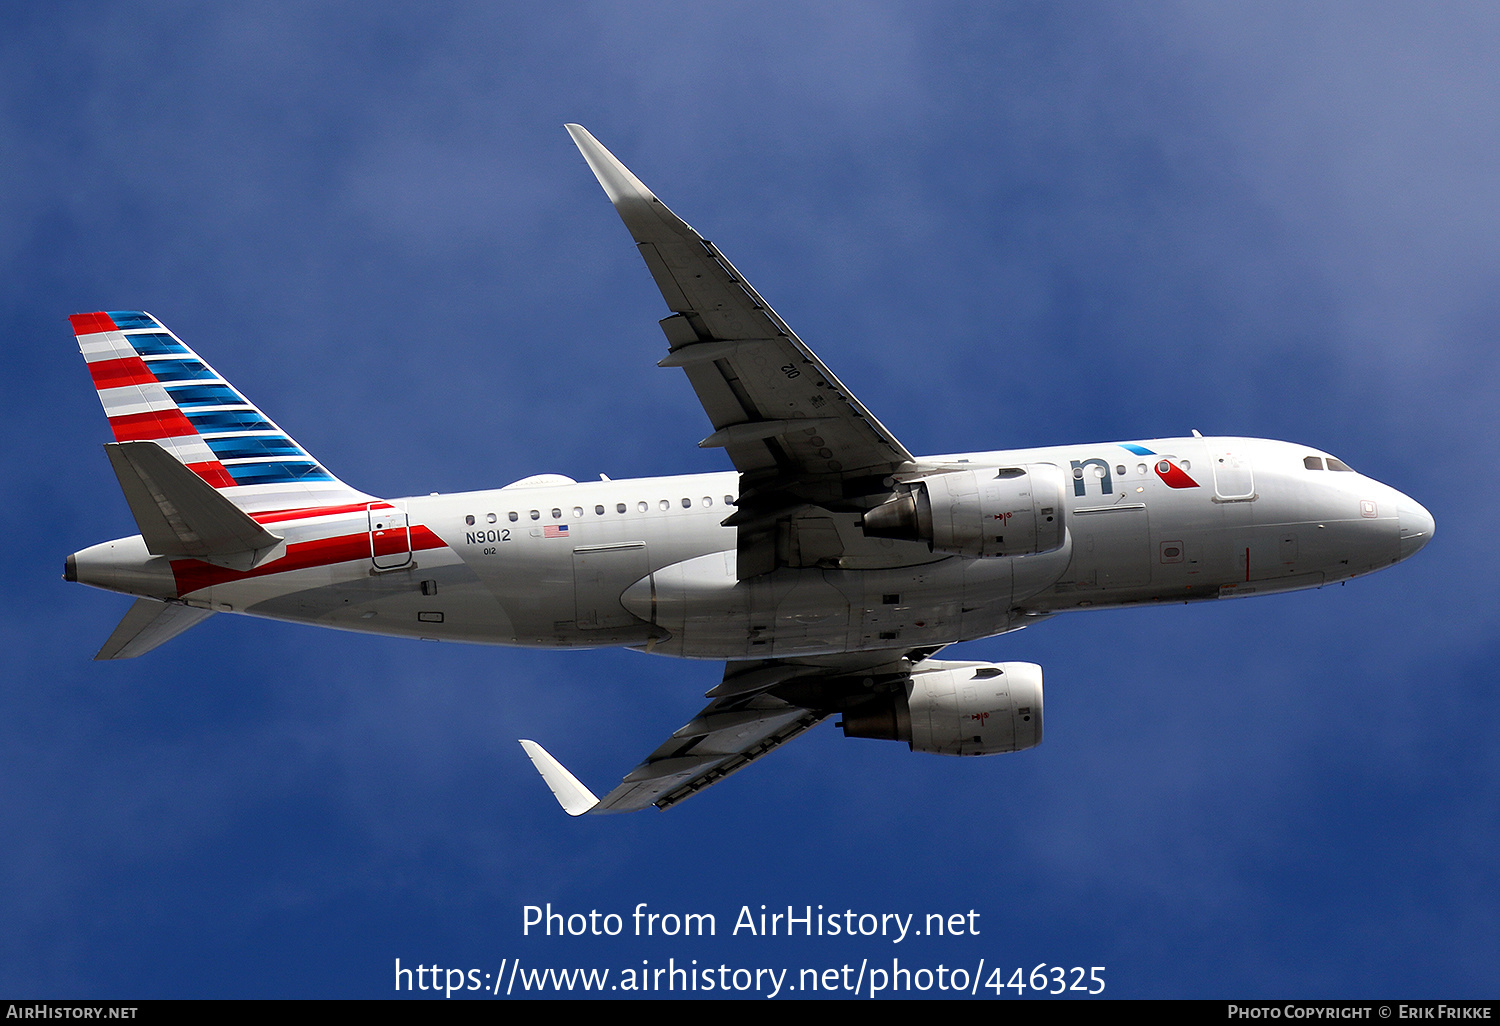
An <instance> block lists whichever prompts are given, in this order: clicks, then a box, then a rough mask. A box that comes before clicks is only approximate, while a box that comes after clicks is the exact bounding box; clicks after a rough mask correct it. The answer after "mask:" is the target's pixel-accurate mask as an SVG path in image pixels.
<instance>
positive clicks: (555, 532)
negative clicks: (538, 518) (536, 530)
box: [542, 524, 568, 538]
mask: <svg viewBox="0 0 1500 1026" xmlns="http://www.w3.org/2000/svg"><path fill="white" fill-rule="evenodd" d="M567 536H568V525H567V524H548V525H547V526H546V527H544V528H542V537H543V538H566V537H567Z"/></svg>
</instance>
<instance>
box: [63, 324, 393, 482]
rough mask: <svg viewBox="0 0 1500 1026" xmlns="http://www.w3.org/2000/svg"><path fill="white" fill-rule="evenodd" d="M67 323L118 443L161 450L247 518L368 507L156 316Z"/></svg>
mask: <svg viewBox="0 0 1500 1026" xmlns="http://www.w3.org/2000/svg"><path fill="white" fill-rule="evenodd" d="M69 320H71V321H72V322H73V331H74V333H75V334H76V335H77V336H78V348H79V350H80V351H81V352H82V353H83V358H84V360H86V361H87V362H88V365H89V373H90V374H91V375H92V376H93V379H94V387H95V388H97V389H98V391H99V401H100V402H101V403H102V404H103V405H104V415H105V416H106V417H108V418H109V426H110V429H111V430H112V431H113V432H114V436H115V441H117V442H130V441H139V440H149V441H152V442H155V443H156V444H157V445H160V446H161V447H162V448H163V449H165V450H166V451H167V452H169V453H171V454H172V455H173V456H175V457H176V458H177V459H178V460H179V461H181V462H182V463H183V464H184V465H185V466H186V467H187V468H188V469H189V470H191V471H193V472H194V473H195V474H197V475H198V476H199V477H201V478H202V479H203V480H204V481H206V482H208V483H209V484H211V485H213V486H214V487H215V488H217V489H219V490H220V491H221V492H222V493H223V494H224V497H225V498H227V499H229V500H231V501H232V502H233V503H234V504H235V505H237V506H239V507H240V508H241V509H245V510H248V511H257V510H269V509H296V508H304V507H308V506H326V505H334V504H340V503H350V502H358V501H362V500H367V499H369V498H370V497H369V496H367V495H365V494H364V493H363V492H359V491H357V490H355V489H353V488H350V487H349V486H348V485H346V484H344V483H343V482H342V481H340V480H339V479H338V478H336V477H334V476H333V475H332V474H330V473H329V472H328V471H327V470H325V469H324V468H323V466H322V465H321V464H319V463H318V461H317V460H315V459H313V457H312V456H311V455H310V454H309V453H308V452H307V450H306V449H303V448H302V447H301V446H300V445H298V444H297V443H296V442H294V441H293V440H292V439H291V437H290V436H288V435H287V434H286V432H284V431H282V430H281V429H280V428H279V427H277V426H276V425H275V423H273V422H272V421H271V419H270V418H269V417H267V416H266V415H265V414H263V413H261V411H260V410H259V409H257V408H256V407H255V406H254V404H252V403H251V402H249V400H247V399H246V398H245V397H244V396H242V395H240V393H239V392H237V391H236V390H235V389H234V388H233V387H232V386H231V385H230V384H229V382H227V381H225V380H224V378H223V377H221V376H220V375H219V374H218V372H217V371H215V370H214V369H213V368H212V367H210V366H209V365H208V364H207V363H205V362H204V361H203V360H202V359H200V358H199V357H198V355H197V354H196V353H194V352H193V351H192V350H191V349H189V348H188V347H187V346H186V345H184V344H183V343H182V340H181V339H179V338H178V337H177V336H176V335H174V334H172V333H171V332H170V331H168V330H167V329H166V328H165V327H163V326H162V324H161V322H160V321H158V320H156V318H154V317H152V316H151V315H150V314H148V313H144V312H142V311H139V310H117V311H112V312H108V313H104V312H100V313H87V314H74V315H73V316H72V317H71V318H69Z"/></svg>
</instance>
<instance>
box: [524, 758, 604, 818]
mask: <svg viewBox="0 0 1500 1026" xmlns="http://www.w3.org/2000/svg"><path fill="white" fill-rule="evenodd" d="M521 747H522V748H524V749H526V754H527V755H528V756H530V757H531V764H532V765H533V766H535V767H536V770H537V772H538V773H540V774H541V775H542V779H543V780H545V781H546V782H547V786H548V787H550V788H551V789H552V796H553V797H554V798H556V799H557V804H559V805H561V806H562V807H563V811H564V812H566V813H567V814H568V815H570V816H582V815H583V814H584V813H585V812H588V811H589V810H590V809H592V808H593V807H594V806H596V805H598V804H599V799H598V798H595V797H594V792H592V791H590V790H589V789H588V788H586V787H584V786H583V785H582V784H581V783H579V782H578V778H577V777H575V776H574V775H573V774H571V773H569V772H568V771H567V769H566V768H565V767H564V766H563V764H562V763H560V762H558V761H557V760H556V759H554V758H552V755H551V753H549V752H548V751H547V749H545V748H543V747H542V746H541V745H539V744H537V743H536V742H535V741H522V742H521Z"/></svg>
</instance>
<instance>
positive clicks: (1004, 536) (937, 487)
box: [861, 463, 1063, 556]
mask: <svg viewBox="0 0 1500 1026" xmlns="http://www.w3.org/2000/svg"><path fill="white" fill-rule="evenodd" d="M861 526H862V527H863V528H864V532H865V534H867V535H869V536H871V537H874V538H898V539H902V540H904V541H925V542H926V543H927V544H928V545H929V546H931V547H932V550H933V551H934V552H950V553H953V554H954V555H957V556H1026V555H1030V554H1032V553H1035V552H1051V551H1052V550H1053V549H1056V548H1059V547H1060V546H1061V545H1062V543H1063V476H1062V471H1060V470H1058V468H1057V467H1056V466H1055V465H1054V464H1051V463H1032V464H1028V465H1027V466H1025V467H1002V468H999V469H995V468H984V469H977V470H960V471H955V472H951V473H946V474H932V475H930V476H928V477H924V478H921V479H919V480H917V481H913V482H910V483H908V484H906V485H904V486H903V487H902V490H901V491H900V492H898V493H897V495H896V496H895V497H894V498H892V499H890V500H888V501H886V502H884V503H882V504H881V505H879V506H876V507H875V508H874V509H872V510H870V511H869V512H868V513H866V514H865V515H864V519H863V521H862V522H861Z"/></svg>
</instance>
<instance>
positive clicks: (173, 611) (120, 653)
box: [94, 598, 214, 659]
mask: <svg viewBox="0 0 1500 1026" xmlns="http://www.w3.org/2000/svg"><path fill="white" fill-rule="evenodd" d="M213 615H214V611H213V610H212V609H199V608H197V607H196V606H185V605H183V604H182V603H181V602H158V601H157V600H156V599H146V598H143V599H136V600H135V605H133V606H131V607H130V610H129V611H128V612H127V613H126V614H125V618H124V619H122V620H121V621H120V625H119V626H118V627H116V628H115V630H114V633H113V634H111V635H110V636H109V640H108V641H106V642H105V643H104V647H103V648H101V649H100V650H99V654H98V655H96V656H94V658H95V659H134V658H135V657H136V656H138V655H144V654H146V653H147V652H149V651H151V650H152V649H153V648H155V647H156V646H157V645H162V644H165V643H166V642H168V641H171V640H172V639H173V638H175V637H177V635H179V634H181V633H182V632H183V631H185V630H187V629H188V628H189V627H191V626H193V625H194V624H196V623H201V622H202V621H204V620H206V619H208V618H209V617H210V616H213Z"/></svg>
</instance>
